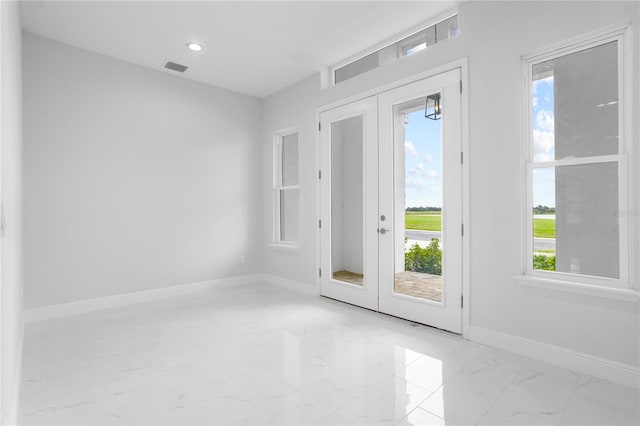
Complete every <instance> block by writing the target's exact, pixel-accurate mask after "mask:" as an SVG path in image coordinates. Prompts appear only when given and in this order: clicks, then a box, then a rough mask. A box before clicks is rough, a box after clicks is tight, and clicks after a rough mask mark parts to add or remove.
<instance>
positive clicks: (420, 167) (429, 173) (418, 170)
mask: <svg viewBox="0 0 640 426" xmlns="http://www.w3.org/2000/svg"><path fill="white" fill-rule="evenodd" d="M409 174H411V175H414V176H419V177H425V178H428V179H436V178H438V176H439V174H438V172H437V171H435V170H425V168H424V164H422V163H418V164H416V166H415V167H414V168H412V169H409Z"/></svg>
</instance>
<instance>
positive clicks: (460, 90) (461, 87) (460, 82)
mask: <svg viewBox="0 0 640 426" xmlns="http://www.w3.org/2000/svg"><path fill="white" fill-rule="evenodd" d="M460 93H462V80H460Z"/></svg>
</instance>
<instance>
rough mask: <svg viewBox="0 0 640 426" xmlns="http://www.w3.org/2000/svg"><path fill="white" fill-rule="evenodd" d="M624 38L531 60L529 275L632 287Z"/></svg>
mask: <svg viewBox="0 0 640 426" xmlns="http://www.w3.org/2000/svg"><path fill="white" fill-rule="evenodd" d="M624 39H625V32H623V31H620V32H618V33H614V34H609V35H608V36H606V37H602V38H599V39H597V40H590V41H585V42H584V43H582V44H578V45H573V46H571V47H567V48H564V49H559V50H558V49H556V50H554V51H553V52H550V53H546V54H542V55H537V56H535V57H530V58H526V59H525V64H526V72H527V79H526V81H527V82H528V84H527V88H526V94H527V96H526V97H527V99H528V101H527V110H528V118H527V121H528V126H527V127H528V132H527V145H528V150H527V151H528V155H527V167H526V170H527V176H526V181H527V206H526V212H527V220H526V223H527V239H526V249H525V253H526V255H525V259H526V265H525V273H526V274H528V275H532V276H538V277H541V278H549V279H554V280H562V281H570V282H573V283H580V284H589V285H598V286H606V287H618V288H625V287H627V288H628V287H629V273H628V269H629V217H628V216H629V215H628V210H627V202H628V198H629V192H628V191H629V190H628V188H627V182H628V180H627V174H628V171H627V157H626V140H625V133H626V132H625V119H624V118H625V109H626V108H627V107H628V106H627V105H625V104H624V91H623V88H624V85H623V83H624V70H625V68H624V62H623V60H624V54H623V52H624V49H623V43H624Z"/></svg>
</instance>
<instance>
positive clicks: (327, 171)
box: [319, 96, 378, 310]
mask: <svg viewBox="0 0 640 426" xmlns="http://www.w3.org/2000/svg"><path fill="white" fill-rule="evenodd" d="M376 111H377V101H376V97H375V96H373V97H370V98H366V99H363V100H360V101H357V102H353V103H350V104H347V105H344V106H340V107H338V108H334V109H331V110H329V111H325V112H322V113H321V114H320V125H321V132H320V143H321V154H320V161H321V173H322V176H321V224H320V226H321V259H322V260H321V270H320V271H319V273H320V294H322V295H323V296H327V297H331V298H333V299H338V300H342V301H345V302H348V303H351V304H354V305H358V306H362V307H364V308H368V309H373V310H378V234H377V232H376V230H377V223H378V222H377V214H378V129H377V116H376Z"/></svg>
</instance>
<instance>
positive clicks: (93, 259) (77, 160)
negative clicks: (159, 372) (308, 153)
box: [23, 34, 262, 308]
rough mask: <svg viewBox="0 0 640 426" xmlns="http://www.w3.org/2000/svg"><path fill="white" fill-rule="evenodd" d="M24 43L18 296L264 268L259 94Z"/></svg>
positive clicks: (42, 299)
mask: <svg viewBox="0 0 640 426" xmlns="http://www.w3.org/2000/svg"><path fill="white" fill-rule="evenodd" d="M23 42H24V65H23V66H24V129H25V133H24V149H25V152H24V156H25V158H24V164H25V166H24V176H25V212H24V213H25V307H26V308H35V307H41V306H47V305H53V304H59V303H66V302H73V301H78V300H84V299H91V298H98V297H104V296H111V295H116V294H122V293H129V292H135V291H142V290H149V289H155V288H161V287H166V286H172V285H181V284H189V283H194V282H201V281H206V280H212V279H219V278H225V277H230V276H237V275H243V274H250V273H256V272H260V271H261V270H262V262H261V257H262V252H261V247H260V246H261V231H262V221H261V217H262V212H261V210H262V209H261V192H260V191H261V188H260V186H259V185H258V184H257V182H259V181H260V178H261V176H260V168H261V163H260V161H261V149H262V148H261V146H260V144H259V141H258V138H259V129H260V101H259V100H258V99H256V98H252V97H249V96H245V95H241V94H237V93H234V92H230V91H227V90H222V89H218V88H214V87H211V86H207V85H203V84H199V83H195V82H193V81H190V80H185V79H183V78H179V77H174V76H171V75H167V74H165V73H161V72H157V71H153V70H148V69H146V68H142V67H139V66H135V65H132V64H129V63H126V62H122V61H118V60H115V59H111V58H108V57H105V56H101V55H98V54H95V53H92V52H88V51H84V50H81V49H77V48H73V47H70V46H67V45H63V44H60V43H57V42H53V41H51V40H47V39H43V38H40V37H36V36H34V35H31V34H24V39H23ZM187 72H188V71H187ZM242 255H244V256H246V264H244V265H241V264H240V256H242Z"/></svg>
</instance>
